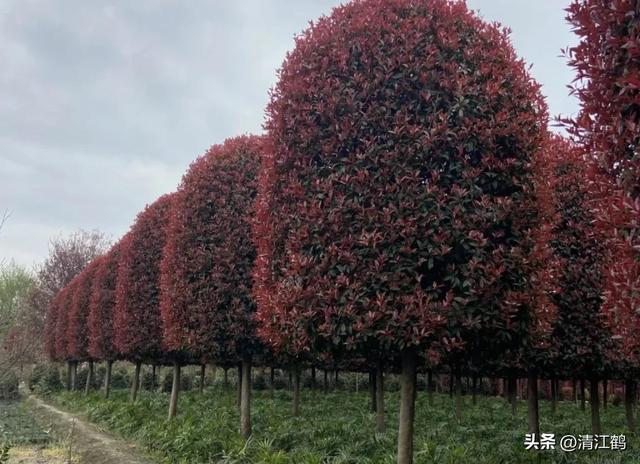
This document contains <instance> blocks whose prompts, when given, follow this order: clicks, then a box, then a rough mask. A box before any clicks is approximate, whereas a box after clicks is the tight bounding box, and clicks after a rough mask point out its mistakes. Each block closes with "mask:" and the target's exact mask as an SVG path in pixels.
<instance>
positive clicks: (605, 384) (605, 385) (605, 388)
mask: <svg viewBox="0 0 640 464" xmlns="http://www.w3.org/2000/svg"><path fill="white" fill-rule="evenodd" d="M608 402H609V381H608V380H607V379H604V380H602V407H603V408H604V410H605V411H606V410H607V403H608Z"/></svg>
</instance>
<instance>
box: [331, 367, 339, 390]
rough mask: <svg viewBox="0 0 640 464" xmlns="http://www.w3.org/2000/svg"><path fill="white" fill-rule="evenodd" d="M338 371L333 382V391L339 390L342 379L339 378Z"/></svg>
mask: <svg viewBox="0 0 640 464" xmlns="http://www.w3.org/2000/svg"><path fill="white" fill-rule="evenodd" d="M338 372H340V371H338V369H336V370H335V380H334V381H333V389H334V390H337V389H338V383H339V382H340V378H339V377H338Z"/></svg>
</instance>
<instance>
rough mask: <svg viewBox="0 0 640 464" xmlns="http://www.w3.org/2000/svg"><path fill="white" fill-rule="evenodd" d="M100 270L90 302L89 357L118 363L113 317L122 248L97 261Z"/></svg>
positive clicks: (94, 279)
mask: <svg viewBox="0 0 640 464" xmlns="http://www.w3.org/2000/svg"><path fill="white" fill-rule="evenodd" d="M96 261H97V269H96V274H95V276H94V278H93V287H92V289H91V300H90V302H89V317H88V319H87V327H88V329H89V354H90V355H91V356H92V357H93V358H94V359H104V360H115V359H116V358H117V356H118V352H117V350H116V348H115V346H114V344H113V338H114V333H113V316H114V308H115V304H116V295H115V293H116V278H117V275H118V263H119V244H116V245H115V246H114V247H113V248H112V249H111V250H110V251H109V253H107V254H106V255H104V256H100V257H98V258H96Z"/></svg>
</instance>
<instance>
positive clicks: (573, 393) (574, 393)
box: [571, 379, 578, 403]
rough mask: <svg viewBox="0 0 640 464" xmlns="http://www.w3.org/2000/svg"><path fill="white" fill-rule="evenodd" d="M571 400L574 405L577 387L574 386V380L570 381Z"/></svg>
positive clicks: (576, 400)
mask: <svg viewBox="0 0 640 464" xmlns="http://www.w3.org/2000/svg"><path fill="white" fill-rule="evenodd" d="M571 398H572V400H573V402H574V403H577V402H578V387H577V384H576V379H571Z"/></svg>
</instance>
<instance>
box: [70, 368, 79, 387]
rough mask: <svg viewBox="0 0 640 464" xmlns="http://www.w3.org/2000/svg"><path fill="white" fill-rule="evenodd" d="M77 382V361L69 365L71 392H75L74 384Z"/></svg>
mask: <svg viewBox="0 0 640 464" xmlns="http://www.w3.org/2000/svg"><path fill="white" fill-rule="evenodd" d="M77 380H78V361H73V362H72V363H71V390H73V391H75V389H76V387H77V386H76V382H77Z"/></svg>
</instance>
